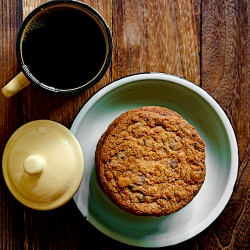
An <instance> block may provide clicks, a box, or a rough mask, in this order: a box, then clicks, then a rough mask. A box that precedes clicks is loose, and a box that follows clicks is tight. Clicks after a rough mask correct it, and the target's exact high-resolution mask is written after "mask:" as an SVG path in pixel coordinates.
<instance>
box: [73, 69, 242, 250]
mask: <svg viewBox="0 0 250 250" xmlns="http://www.w3.org/2000/svg"><path fill="white" fill-rule="evenodd" d="M145 105H159V106H164V107H167V108H169V109H172V110H174V111H176V112H178V113H180V114H181V115H182V116H183V117H184V118H185V119H186V120H187V121H188V122H190V123H191V124H192V125H193V126H195V128H196V129H197V131H198V132H199V134H200V136H201V137H202V138H203V139H204V141H205V143H206V166H207V174H206V179H205V182H204V184H203V186H202V188H201V190H200V192H199V193H198V195H197V196H196V197H195V198H194V199H193V200H192V201H191V202H190V203H189V204H188V205H187V206H185V207H184V208H182V209H181V210H179V211H178V212H176V213H174V214H171V215H168V216H163V217H154V216H146V217H140V216H136V215H132V214H129V213H127V212H125V211H123V210H121V209H120V208H118V207H117V206H116V205H115V204H113V203H112V202H111V201H110V200H109V199H108V198H107V197H106V195H105V194H104V193H103V192H102V190H101V189H100V187H99V185H98V183H97V181H96V176H95V163H94V157H95V149H96V145H97V142H98V140H99V138H100V137H101V135H102V133H103V132H104V131H105V130H106V129H107V127H108V125H109V124H110V123H111V122H112V121H113V120H114V119H115V118H116V117H117V116H119V115H120V114H122V113H123V112H125V111H127V110H130V109H132V108H136V107H141V106H145ZM71 131H72V132H73V133H74V135H75V136H76V138H77V139H78V140H79V142H80V145H81V147H82V150H83V154H84V159H85V163H84V165H85V172H84V177H83V180H82V183H81V186H80V188H79V190H78V192H77V193H76V194H75V196H74V201H75V203H76V205H77V207H78V208H79V210H80V211H81V213H82V214H83V216H84V217H86V219H87V220H88V221H89V222H90V223H91V224H92V225H94V226H95V227H96V228H97V229H98V230H100V231H101V232H102V233H104V234H106V235H107V236H109V237H111V238H113V239H115V240H117V241H120V242H123V243H125V244H128V245H133V246H140V247H162V246H169V245H174V244H178V243H180V242H183V241H185V240H187V239H189V238H191V237H193V236H195V235H197V234H198V233H200V232H201V231H202V230H204V229H205V228H207V227H208V226H209V225H210V224H211V223H212V222H213V221H214V220H215V219H216V218H217V217H218V216H219V214H220V213H221V212H222V210H223V209H224V207H225V206H226V204H227V202H228V201H229V199H230V196H231V194H232V192H233V187H234V184H235V181H236V177H237V171H238V147H237V142H236V138H235V134H234V131H233V129H232V126H231V124H230V122H229V120H228V118H227V116H226V115H225V113H224V112H223V110H222V109H221V108H220V106H219V105H218V104H217V103H216V101H215V100H214V99H213V98H212V97H211V96H210V95H208V94H207V93H206V92H205V91H204V90H202V89H201V88H200V87H198V86H197V85H195V84H193V83H191V82H189V81H187V80H185V79H182V78H179V77H176V76H173V75H167V74H160V73H144V74H137V75H132V76H127V77H125V78H122V79H119V80H117V81H114V82H112V83H111V84H109V85H107V86H106V87H104V88H103V89H101V90H100V91H99V92H97V93H96V94H95V95H94V96H93V97H92V98H91V99H90V100H89V101H88V102H87V103H86V104H85V105H84V106H83V108H82V109H81V111H80V112H79V114H78V115H77V117H76V119H75V120H74V122H73V124H72V127H71Z"/></svg>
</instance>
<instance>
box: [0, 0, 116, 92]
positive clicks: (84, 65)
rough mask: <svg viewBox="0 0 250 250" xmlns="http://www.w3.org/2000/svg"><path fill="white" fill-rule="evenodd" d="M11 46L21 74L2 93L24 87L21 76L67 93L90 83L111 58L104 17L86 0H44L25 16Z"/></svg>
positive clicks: (100, 75) (110, 47)
mask: <svg viewBox="0 0 250 250" xmlns="http://www.w3.org/2000/svg"><path fill="white" fill-rule="evenodd" d="M16 49H17V58H18V62H19V64H20V66H21V68H22V72H23V74H24V75H23V74H22V73H21V75H20V74H19V76H18V77H17V78H16V79H15V81H14V82H15V84H13V85H12V86H10V87H9V86H8V84H7V85H6V86H5V87H4V88H3V89H2V92H3V94H4V95H5V96H11V95H13V94H15V92H17V91H19V90H18V88H20V86H21V88H23V87H25V86H26V83H25V80H27V81H31V82H34V83H36V84H38V85H39V86H41V87H42V88H44V89H47V90H50V91H52V92H59V93H66V94H68V93H75V92H78V91H80V90H83V89H86V88H89V87H91V86H93V85H94V84H95V83H96V82H97V81H98V80H100V79H101V77H102V76H103V75H104V74H105V72H106V70H107V68H108V66H109V64H110V62H111V57H112V37H111V32H110V30H109V27H108V25H107V24H106V22H105V20H104V19H103V18H102V16H101V15H100V14H99V13H98V12H97V11H96V10H95V9H93V8H92V7H90V6H89V5H87V4H85V3H83V2H80V1H63V0H61V1H60V0H59V1H49V2H46V3H45V4H42V5H40V6H39V7H37V8H36V9H35V10H33V11H32V12H31V13H30V14H29V15H28V16H27V18H25V20H24V22H23V24H22V26H21V28H20V30H19V33H18V36H17V46H16ZM25 78H27V79H25ZM20 82H21V83H20ZM22 82H24V83H22ZM16 89H17V90H16Z"/></svg>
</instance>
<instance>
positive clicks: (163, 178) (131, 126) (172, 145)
mask: <svg viewBox="0 0 250 250" xmlns="http://www.w3.org/2000/svg"><path fill="white" fill-rule="evenodd" d="M95 161H96V171H97V178H98V181H99V183H100V184H101V186H102V188H103V191H104V192H105V193H106V194H107V195H108V196H109V197H110V198H111V200H112V201H114V202H115V203H116V204H117V205H118V206H120V207H121V208H122V209H124V210H126V211H128V212H131V213H133V214H138V215H156V216H162V215H167V214H170V213H173V212H175V211H177V210H179V209H180V208H182V207H183V206H185V205H186V204H188V203H189V202H190V201H191V200H192V199H193V198H194V196H195V195H196V194H197V193H198V191H199V190H200V188H201V185H202V184H203V182H204V180H205V173H206V167H205V143H204V141H203V140H202V138H201V137H200V136H199V134H198V132H197V131H196V129H195V128H194V127H193V126H192V125H191V124H189V123H188V122H187V121H186V120H185V119H184V118H182V117H181V116H180V115H179V114H178V113H176V112H174V111H171V110H169V109H167V108H163V107H158V106H146V107H142V108H137V109H133V110H130V111H128V112H125V113H124V114H122V115H121V116H119V117H118V118H116V119H115V120H114V121H113V122H112V123H111V124H110V125H109V127H108V129H107V130H106V132H105V133H104V134H103V135H102V137H101V138H100V140H99V142H98V145H97V148H96V159H95Z"/></svg>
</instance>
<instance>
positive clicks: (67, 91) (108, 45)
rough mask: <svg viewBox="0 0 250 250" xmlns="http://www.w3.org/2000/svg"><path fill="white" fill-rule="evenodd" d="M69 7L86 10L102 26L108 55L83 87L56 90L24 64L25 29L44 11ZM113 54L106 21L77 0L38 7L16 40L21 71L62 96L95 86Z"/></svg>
mask: <svg viewBox="0 0 250 250" xmlns="http://www.w3.org/2000/svg"><path fill="white" fill-rule="evenodd" d="M63 4H65V5H67V6H70V7H73V8H74V7H78V8H80V9H83V10H86V14H87V15H89V16H90V17H91V18H93V19H94V20H95V22H96V23H97V25H98V26H100V28H101V30H102V33H103V36H104V38H105V41H106V55H105V59H104V61H103V64H102V67H101V68H100V69H99V71H98V72H97V73H96V74H95V75H94V77H93V78H92V79H90V80H89V81H88V82H83V83H82V84H81V85H79V86H77V87H74V88H65V89H64V88H55V87H52V86H49V85H47V84H46V83H42V82H40V81H38V80H37V79H36V78H35V76H33V74H32V73H31V72H30V71H29V68H28V67H27V65H26V64H25V63H24V60H23V57H22V46H21V43H22V37H23V34H24V31H25V28H26V26H27V24H29V22H30V21H31V20H32V19H33V17H34V16H35V15H36V14H38V13H39V12H40V11H42V10H43V9H48V8H50V7H53V6H59V5H63ZM112 52H113V40H112V34H111V31H110V28H109V26H108V24H107V22H106V21H105V19H104V18H103V17H102V15H101V14H100V13H99V12H98V11H97V10H96V9H94V8H93V7H91V6H90V5H88V4H86V3H84V2H80V1H77V0H72V1H68V0H53V1H49V2H46V3H43V4H41V5H39V6H38V7H36V8H35V9H34V10H32V11H31V12H30V13H29V14H28V15H27V17H26V18H25V19H24V21H23V23H22V24H21V26H20V28H19V31H18V34H17V39H16V55H17V60H18V63H19V65H20V66H21V70H22V72H23V73H24V75H25V76H26V77H27V78H28V80H30V81H31V82H33V83H35V84H37V85H38V86H40V87H42V88H43V89H45V90H48V91H50V92H54V93H60V94H74V93H78V92H80V91H83V90H86V89H89V88H90V87H92V86H94V85H95V84H96V83H97V82H98V81H99V80H100V79H101V78H102V77H103V76H104V74H105V73H106V71H107V69H108V67H109V65H110V63H111V60H112Z"/></svg>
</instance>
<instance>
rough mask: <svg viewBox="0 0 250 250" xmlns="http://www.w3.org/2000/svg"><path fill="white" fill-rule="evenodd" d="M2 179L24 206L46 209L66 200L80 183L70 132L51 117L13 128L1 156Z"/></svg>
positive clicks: (80, 166) (77, 150) (80, 163)
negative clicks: (14, 129)
mask: <svg viewBox="0 0 250 250" xmlns="http://www.w3.org/2000/svg"><path fill="white" fill-rule="evenodd" d="M2 168H3V175H4V179H5V182H6V184H7V186H8V188H9V190H10V191H11V193H12V194H13V195H14V196H15V198H16V199H17V200H19V201H20V202H21V203H23V204H24V205H26V206H27V207H30V208H33V209H37V210H50V209H54V208H57V207H59V206H61V205H63V204H65V203H66V202H67V201H68V200H70V199H71V198H72V197H73V195H74V194H75V192H76V191H77V189H78V187H79V186H80V183H81V180H82V177H83V170H84V159H83V153H82V150H81V146H80V144H79V142H78V141H77V139H76V138H75V136H74V135H73V133H72V132H71V131H70V130H68V129H67V128H66V127H64V126H63V125H61V124H59V123H57V122H54V121H51V120H35V121H32V122H29V123H26V124H25V125H23V126H21V127H20V128H19V129H17V130H16V131H15V132H14V133H13V135H12V136H11V137H10V139H9V140H8V142H7V144H6V146H5V149H4V153H3V159H2Z"/></svg>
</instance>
